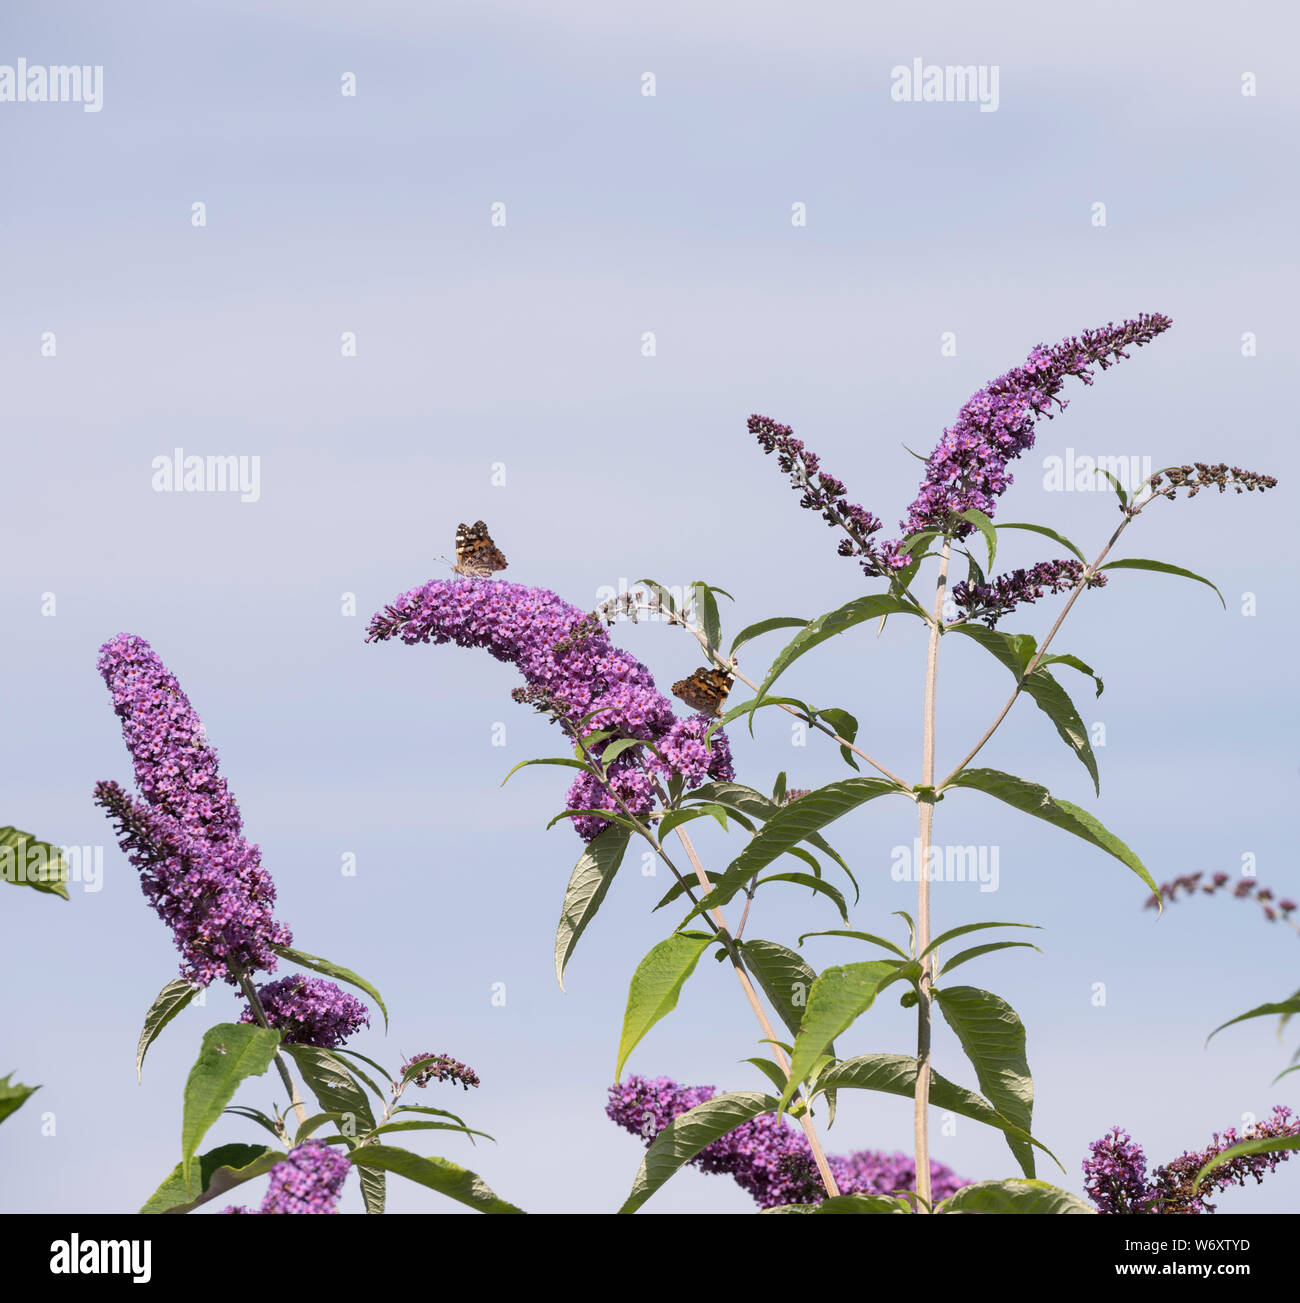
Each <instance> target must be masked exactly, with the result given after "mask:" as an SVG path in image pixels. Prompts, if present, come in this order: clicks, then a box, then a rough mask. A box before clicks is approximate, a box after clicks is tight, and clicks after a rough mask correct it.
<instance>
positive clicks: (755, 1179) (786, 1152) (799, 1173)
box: [605, 1076, 969, 1208]
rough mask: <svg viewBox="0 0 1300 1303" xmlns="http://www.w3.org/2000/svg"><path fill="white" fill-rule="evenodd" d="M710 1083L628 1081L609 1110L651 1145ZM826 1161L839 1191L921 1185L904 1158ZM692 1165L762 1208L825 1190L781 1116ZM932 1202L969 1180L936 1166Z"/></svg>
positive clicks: (614, 1091)
mask: <svg viewBox="0 0 1300 1303" xmlns="http://www.w3.org/2000/svg"><path fill="white" fill-rule="evenodd" d="M714 1094H715V1091H714V1089H713V1087H712V1086H689V1087H687V1086H679V1085H678V1084H677V1083H676V1082H675V1081H673V1080H672V1079H671V1078H669V1077H657V1078H653V1079H649V1078H646V1077H635V1076H633V1077H627V1078H626V1079H625V1080H624V1081H622V1082H621V1083H618V1084H616V1085H613V1086H611V1087H610V1088H609V1103H608V1104H607V1105H606V1107H605V1113H606V1115H607V1116H608V1117H609V1118H610V1120H611V1121H613V1122H616V1123H617V1124H618V1125H619V1126H621V1127H622V1128H623V1129H624V1130H626V1131H630V1132H632V1134H633V1135H637V1136H640V1137H641V1138H642V1139H643V1140H645V1141H646V1142H647V1144H648V1143H649V1142H650V1141H652V1140H653V1139H654V1137H655V1136H656V1135H658V1133H659V1132H660V1131H662V1130H663V1128H664V1127H666V1126H667V1125H668V1123H669V1122H671V1121H672V1120H673V1118H675V1117H678V1116H679V1115H680V1114H682V1113H685V1112H687V1111H688V1110H690V1109H693V1108H695V1107H696V1106H697V1105H699V1104H703V1103H704V1102H705V1101H706V1100H709V1099H712V1098H713V1096H714ZM826 1161H827V1163H828V1164H829V1165H830V1169H831V1172H832V1173H833V1174H834V1177H835V1182H836V1184H837V1185H838V1186H839V1188H840V1192H841V1193H842V1194H892V1193H894V1192H896V1191H909V1190H915V1188H916V1164H915V1162H914V1161H913V1160H912V1159H911V1158H909V1157H908V1156H907V1155H906V1154H885V1153H878V1152H875V1151H872V1150H863V1151H860V1152H858V1153H853V1154H849V1155H848V1156H847V1157H841V1156H838V1155H829V1156H828V1157H827V1160H826ZM691 1162H692V1163H693V1164H694V1165H695V1166H696V1167H698V1168H699V1169H700V1170H701V1171H702V1172H709V1173H724V1174H726V1175H727V1176H730V1177H731V1178H732V1179H733V1180H734V1181H735V1182H736V1184H737V1185H739V1186H740V1188H741V1189H742V1190H744V1191H745V1192H746V1193H747V1194H749V1195H751V1196H752V1197H753V1199H754V1201H755V1202H756V1203H757V1204H758V1206H759V1207H760V1208H776V1207H779V1206H780V1205H782V1204H788V1203H820V1202H821V1201H822V1199H824V1198H825V1195H826V1192H825V1190H824V1188H823V1187H822V1184H821V1180H820V1178H819V1176H818V1174H817V1168H816V1165H815V1163H814V1161H813V1157H812V1152H811V1150H810V1149H809V1147H808V1141H807V1140H806V1139H805V1137H804V1136H803V1134H802V1132H799V1131H796V1130H794V1129H793V1128H792V1127H789V1126H787V1125H786V1123H785V1121H784V1120H783V1119H781V1118H778V1117H774V1116H770V1115H765V1116H763V1117H758V1118H753V1119H752V1120H751V1121H749V1122H744V1123H742V1124H741V1125H740V1126H738V1127H736V1128H735V1130H733V1131H730V1132H728V1133H727V1134H726V1135H725V1136H723V1137H721V1139H719V1140H715V1141H714V1142H713V1143H712V1144H711V1145H708V1146H706V1147H705V1148H704V1149H702V1150H700V1152H699V1153H698V1154H696V1156H695V1157H694V1158H693V1159H691ZM930 1173H931V1180H932V1190H933V1197H934V1198H935V1199H936V1200H939V1199H946V1198H948V1196H949V1195H951V1194H954V1193H956V1191H958V1190H960V1189H961V1188H962V1186H964V1185H968V1184H969V1182H967V1181H964V1180H962V1179H961V1178H960V1177H959V1176H956V1175H955V1174H954V1173H953V1172H952V1171H951V1170H950V1169H949V1168H947V1167H945V1166H944V1165H943V1164H942V1163H935V1162H931V1164H930Z"/></svg>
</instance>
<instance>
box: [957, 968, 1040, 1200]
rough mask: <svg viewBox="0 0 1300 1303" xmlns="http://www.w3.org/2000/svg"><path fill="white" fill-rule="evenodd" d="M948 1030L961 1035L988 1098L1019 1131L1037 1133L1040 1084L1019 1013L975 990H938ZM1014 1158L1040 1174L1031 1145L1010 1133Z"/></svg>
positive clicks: (1023, 1167) (1022, 1166) (1030, 1172)
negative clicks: (1036, 1103) (1033, 1071)
mask: <svg viewBox="0 0 1300 1303" xmlns="http://www.w3.org/2000/svg"><path fill="white" fill-rule="evenodd" d="M934 998H935V999H936V1000H937V1001H938V1002H939V1009H940V1011H941V1012H942V1013H943V1016H944V1019H945V1021H946V1022H947V1024H948V1026H949V1027H951V1028H952V1029H953V1031H955V1032H956V1033H957V1039H958V1040H960V1041H961V1047H962V1049H963V1050H965V1051H966V1057H967V1058H968V1059H969V1060H970V1061H971V1064H972V1065H973V1066H974V1068H975V1076H976V1078H977V1079H978V1081H979V1084H980V1089H981V1090H982V1091H983V1092H984V1096H985V1098H986V1099H987V1100H988V1101H989V1103H990V1104H992V1105H993V1107H994V1108H995V1109H997V1111H998V1112H999V1113H1000V1114H1001V1115H1002V1116H1003V1117H1004V1118H1006V1119H1007V1121H1008V1122H1010V1123H1011V1124H1012V1126H1014V1127H1018V1128H1019V1129H1020V1131H1022V1132H1029V1131H1030V1130H1031V1129H1032V1124H1033V1113H1034V1081H1033V1078H1032V1077H1031V1076H1030V1075H1029V1062H1028V1060H1027V1059H1026V1058H1025V1028H1024V1024H1023V1023H1022V1022H1021V1021H1020V1018H1019V1016H1018V1015H1017V1014H1016V1011H1015V1010H1014V1009H1013V1008H1012V1007H1011V1006H1010V1005H1009V1004H1008V1003H1007V1002H1006V1001H1005V1000H1003V999H1002V998H1001V997H1000V996H996V995H993V994H992V993H991V992H989V991H981V990H978V989H977V988H976V987H973V986H945V987H935V988H934ZM1004 1134H1005V1135H1006V1137H1007V1145H1008V1147H1009V1148H1010V1150H1011V1154H1012V1157H1014V1158H1015V1160H1016V1162H1017V1163H1019V1164H1020V1170H1021V1171H1022V1172H1024V1173H1025V1175H1026V1176H1033V1175H1034V1154H1033V1150H1032V1149H1031V1148H1030V1145H1029V1142H1028V1141H1027V1140H1023V1139H1021V1138H1019V1137H1018V1136H1015V1135H1013V1134H1012V1133H1010V1132H1005V1133H1004Z"/></svg>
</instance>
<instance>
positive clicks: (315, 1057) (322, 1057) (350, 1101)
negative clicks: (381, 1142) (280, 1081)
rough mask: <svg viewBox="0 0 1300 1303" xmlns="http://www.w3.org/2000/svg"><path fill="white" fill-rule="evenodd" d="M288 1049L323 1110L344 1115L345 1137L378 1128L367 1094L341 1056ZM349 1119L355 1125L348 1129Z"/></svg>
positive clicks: (307, 1048)
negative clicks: (352, 1120)
mask: <svg viewBox="0 0 1300 1303" xmlns="http://www.w3.org/2000/svg"><path fill="white" fill-rule="evenodd" d="M284 1048H285V1050H286V1052H287V1053H288V1054H290V1055H291V1056H292V1058H293V1061H294V1062H295V1063H296V1064H297V1065H298V1071H299V1072H301V1073H302V1076H303V1080H304V1081H305V1082H306V1083H307V1087H308V1089H309V1090H310V1091H311V1092H312V1094H313V1095H315V1096H316V1100H317V1102H318V1103H319V1104H320V1106H321V1108H322V1109H324V1110H325V1111H326V1112H327V1113H339V1114H343V1115H344V1117H345V1121H344V1123H343V1124H342V1125H341V1127H340V1130H342V1132H343V1134H344V1135H350V1134H351V1135H359V1134H362V1133H363V1132H365V1131H369V1130H370V1129H371V1128H372V1127H373V1126H374V1125H375V1115H374V1113H373V1112H372V1110H371V1107H370V1100H369V1098H368V1096H367V1095H366V1092H365V1091H364V1090H362V1088H361V1086H360V1085H359V1084H358V1082H357V1079H356V1078H355V1077H354V1076H353V1075H352V1072H351V1070H350V1069H349V1067H348V1065H347V1064H346V1063H345V1062H344V1061H343V1060H342V1059H341V1058H339V1056H338V1055H337V1054H335V1053H334V1052H333V1051H332V1050H326V1049H322V1048H321V1047H320V1046H319V1045H286V1046H285V1047H284ZM347 1118H352V1119H354V1123H353V1125H352V1126H348V1124H347V1122H346V1119H347Z"/></svg>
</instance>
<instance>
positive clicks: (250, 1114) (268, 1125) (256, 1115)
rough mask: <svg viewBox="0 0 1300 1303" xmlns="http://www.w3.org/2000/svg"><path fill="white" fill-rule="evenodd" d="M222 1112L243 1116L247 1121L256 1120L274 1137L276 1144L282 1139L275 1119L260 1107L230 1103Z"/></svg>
mask: <svg viewBox="0 0 1300 1303" xmlns="http://www.w3.org/2000/svg"><path fill="white" fill-rule="evenodd" d="M223 1112H226V1113H230V1114H232V1115H233V1116H234V1117H241V1118H244V1119H245V1120H246V1121H249V1122H256V1123H257V1125H258V1126H259V1127H261V1128H262V1129H263V1130H264V1131H269V1132H270V1133H271V1135H273V1136H274V1137H275V1139H276V1143H277V1144H279V1143H280V1142H281V1141H282V1140H283V1139H284V1137H283V1136H282V1135H281V1134H280V1131H279V1128H278V1127H277V1126H276V1125H275V1119H274V1118H271V1117H267V1115H266V1114H265V1113H263V1112H262V1110H261V1109H260V1108H249V1107H248V1106H247V1105H244V1104H231V1105H229V1106H228V1107H227V1108H225V1109H224V1110H223Z"/></svg>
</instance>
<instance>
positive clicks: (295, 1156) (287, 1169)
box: [222, 1140, 352, 1213]
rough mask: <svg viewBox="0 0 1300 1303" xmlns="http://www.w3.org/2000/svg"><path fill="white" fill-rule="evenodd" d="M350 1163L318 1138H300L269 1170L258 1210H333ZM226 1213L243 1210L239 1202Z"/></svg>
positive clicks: (315, 1211)
mask: <svg viewBox="0 0 1300 1303" xmlns="http://www.w3.org/2000/svg"><path fill="white" fill-rule="evenodd" d="M351 1166H352V1164H351V1163H349V1162H348V1159H347V1156H346V1155H344V1154H340V1153H339V1152H337V1151H336V1150H335V1149H332V1148H331V1147H330V1146H329V1145H326V1144H323V1143H322V1142H321V1141H319V1140H304V1141H303V1142H302V1144H300V1145H299V1146H298V1147H297V1149H293V1150H290V1152H289V1154H288V1156H287V1157H286V1158H285V1160H284V1162H282V1163H277V1164H276V1165H275V1166H274V1167H273V1168H272V1169H271V1184H270V1188H269V1189H268V1190H267V1192H266V1197H265V1198H264V1199H263V1200H262V1206H261V1207H260V1208H259V1209H258V1210H257V1211H258V1212H259V1213H334V1212H337V1211H338V1206H337V1205H338V1201H339V1196H340V1194H341V1193H342V1190H343V1182H344V1181H345V1180H347V1175H348V1171H349V1170H350V1168H351ZM222 1211H223V1212H226V1213H247V1212H249V1211H250V1210H249V1209H248V1208H245V1207H243V1206H242V1205H239V1206H235V1205H232V1206H231V1207H229V1208H223V1209H222Z"/></svg>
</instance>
